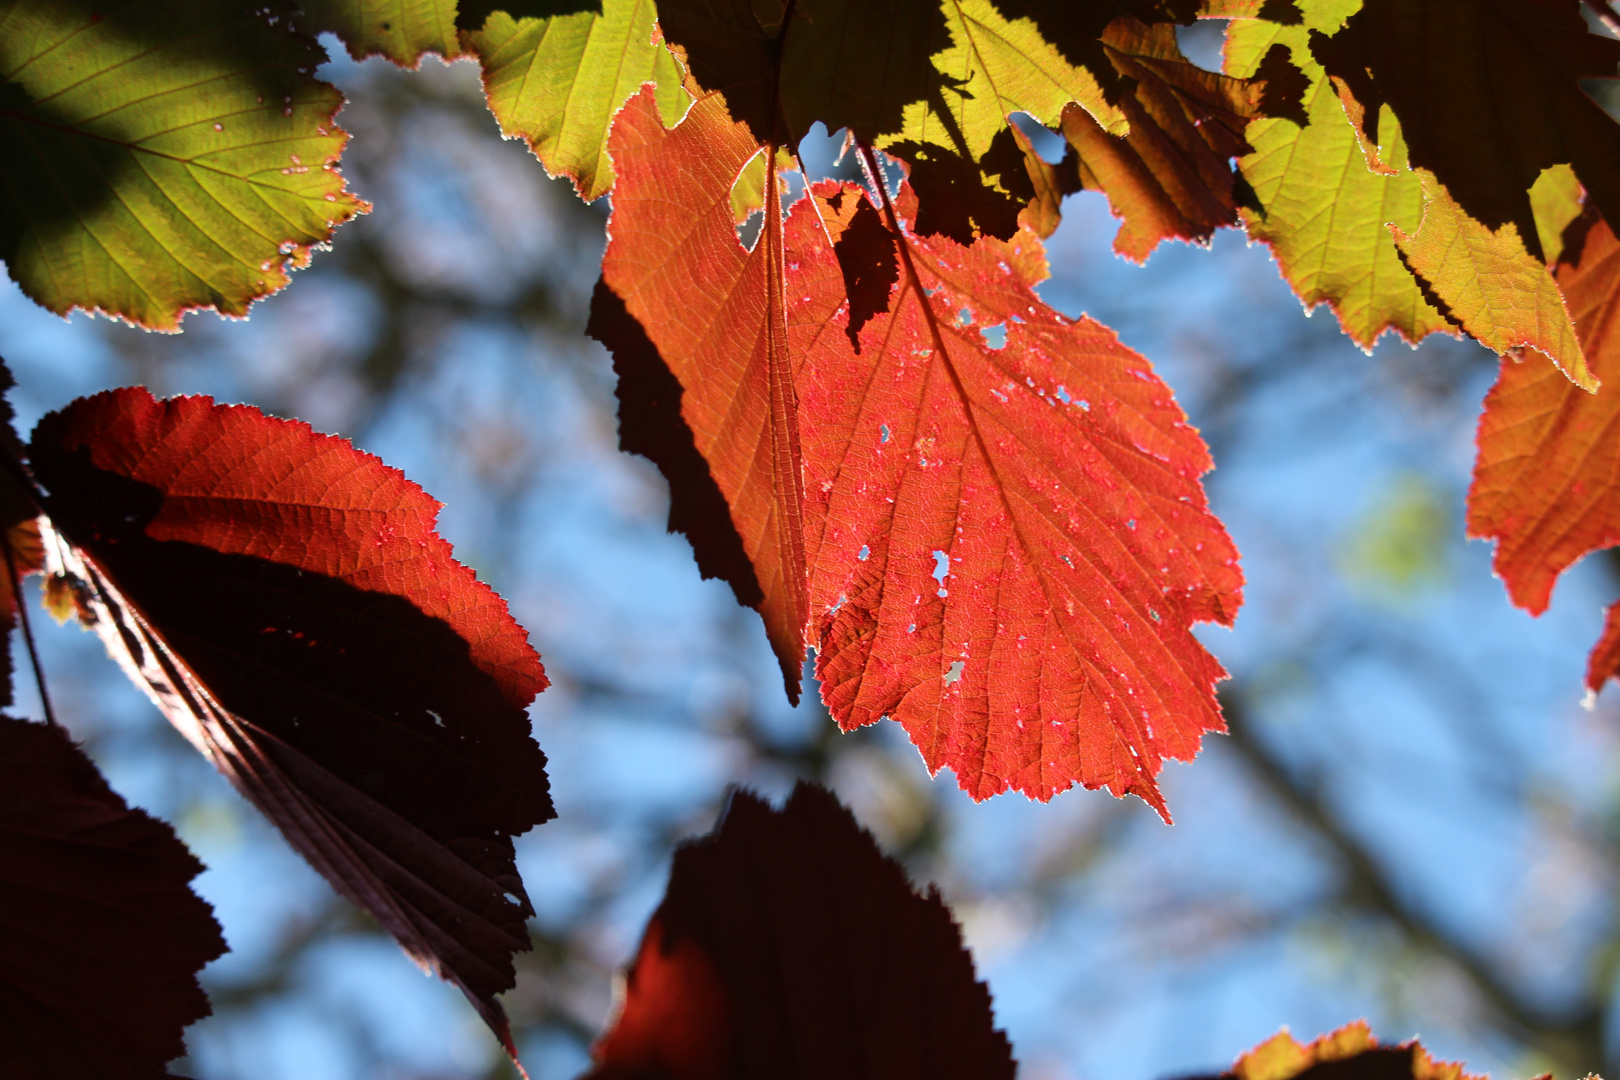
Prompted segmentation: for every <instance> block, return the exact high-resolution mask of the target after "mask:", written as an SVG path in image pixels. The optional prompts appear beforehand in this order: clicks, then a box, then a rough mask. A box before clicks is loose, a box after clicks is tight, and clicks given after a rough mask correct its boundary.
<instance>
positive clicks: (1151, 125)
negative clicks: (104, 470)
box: [1063, 19, 1298, 262]
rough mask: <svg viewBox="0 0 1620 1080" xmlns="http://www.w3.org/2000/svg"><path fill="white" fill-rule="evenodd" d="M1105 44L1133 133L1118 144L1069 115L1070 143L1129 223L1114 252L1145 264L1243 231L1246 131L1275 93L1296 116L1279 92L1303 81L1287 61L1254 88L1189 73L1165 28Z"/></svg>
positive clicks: (1085, 172) (1127, 29)
mask: <svg viewBox="0 0 1620 1080" xmlns="http://www.w3.org/2000/svg"><path fill="white" fill-rule="evenodd" d="M1102 44H1103V47H1104V49H1105V50H1106V55H1107V57H1108V60H1109V63H1110V64H1111V65H1112V66H1113V68H1114V70H1115V71H1117V72H1118V74H1119V77H1120V79H1121V80H1122V81H1124V82H1125V84H1126V85H1128V86H1130V89H1129V90H1128V91H1125V92H1123V93H1121V94H1120V96H1119V107H1120V109H1121V111H1122V112H1123V114H1124V116H1125V117H1126V119H1127V120H1128V121H1129V124H1130V129H1129V131H1128V132H1126V133H1125V134H1123V135H1118V134H1112V133H1110V132H1108V131H1107V130H1105V129H1104V128H1103V127H1102V126H1101V125H1100V124H1098V123H1097V121H1096V120H1095V119H1094V118H1093V117H1092V115H1091V114H1090V113H1089V112H1088V111H1087V110H1085V109H1083V108H1081V107H1080V106H1078V105H1070V106H1069V107H1068V108H1066V109H1065V110H1064V111H1063V134H1064V136H1065V137H1066V138H1067V139H1068V140H1069V143H1070V145H1071V146H1073V147H1074V149H1075V151H1076V152H1077V154H1078V156H1079V168H1080V180H1081V182H1082V183H1083V184H1084V186H1085V187H1087V188H1092V189H1096V190H1100V191H1103V192H1106V193H1107V195H1108V200H1109V203H1110V205H1111V206H1112V207H1113V210H1114V213H1115V215H1116V216H1118V217H1120V218H1122V219H1124V223H1123V224H1122V225H1121V227H1120V230H1119V234H1118V236H1116V237H1115V239H1114V250H1115V251H1117V252H1119V253H1120V254H1121V255H1124V256H1126V257H1127V258H1131V259H1134V260H1136V261H1137V262H1141V261H1143V260H1144V259H1146V258H1147V257H1148V254H1149V253H1150V252H1152V250H1153V249H1154V248H1155V247H1156V246H1158V244H1159V243H1160V241H1162V240H1167V239H1172V238H1174V239H1180V240H1194V241H1202V240H1207V239H1208V238H1209V237H1210V235H1211V234H1212V233H1213V232H1214V231H1215V230H1216V229H1217V228H1219V227H1220V226H1223V225H1235V224H1237V220H1238V219H1237V197H1236V192H1235V191H1234V181H1235V180H1236V177H1235V176H1234V174H1233V172H1232V166H1231V159H1232V158H1233V157H1235V156H1237V155H1239V154H1242V153H1246V152H1247V151H1248V150H1249V144H1248V143H1247V142H1245V141H1244V128H1245V125H1246V124H1247V123H1248V122H1249V121H1250V120H1252V119H1255V118H1257V117H1259V116H1261V115H1262V104H1263V103H1264V102H1265V101H1266V99H1267V96H1268V92H1269V93H1270V97H1271V98H1272V99H1273V101H1272V107H1273V109H1274V110H1280V109H1285V108H1288V107H1289V105H1288V104H1287V103H1286V102H1285V101H1284V100H1281V99H1282V98H1286V97H1287V94H1284V93H1280V91H1281V89H1282V87H1283V85H1284V84H1285V83H1286V82H1288V80H1289V79H1290V78H1294V79H1297V78H1298V73H1297V72H1296V71H1294V70H1293V69H1292V68H1291V67H1289V66H1288V63H1287V60H1286V54H1285V52H1284V51H1282V50H1279V51H1278V52H1277V53H1276V54H1275V55H1274V56H1270V57H1268V58H1267V59H1266V61H1265V66H1264V69H1263V70H1264V75H1263V77H1261V78H1259V79H1254V80H1249V79H1237V78H1233V77H1231V76H1229V75H1218V74H1215V73H1213V72H1209V71H1204V70H1203V69H1202V68H1199V67H1197V66H1196V65H1194V64H1192V63H1190V62H1189V61H1188V60H1187V59H1186V58H1185V57H1183V56H1182V55H1181V50H1180V48H1179V47H1178V46H1177V44H1176V36H1175V28H1174V27H1173V26H1170V25H1167V24H1164V23H1160V24H1158V25H1155V26H1146V25H1144V24H1142V23H1138V22H1136V21H1135V20H1131V19H1120V20H1117V21H1116V22H1115V23H1114V24H1113V25H1111V26H1110V27H1109V28H1108V30H1107V32H1106V33H1105V34H1104V35H1103V38H1102ZM1260 70H1262V69H1261V67H1260V65H1257V66H1256V71H1260ZM1248 74H1254V72H1250V73H1248ZM1296 90H1297V88H1296ZM1293 104H1294V106H1296V107H1297V102H1294V103H1293Z"/></svg>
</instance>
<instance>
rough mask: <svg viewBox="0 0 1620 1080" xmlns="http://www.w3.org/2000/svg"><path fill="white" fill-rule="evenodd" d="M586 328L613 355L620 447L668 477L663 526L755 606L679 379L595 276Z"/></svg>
mask: <svg viewBox="0 0 1620 1080" xmlns="http://www.w3.org/2000/svg"><path fill="white" fill-rule="evenodd" d="M585 332H586V333H587V334H589V335H590V336H591V337H594V338H595V339H596V340H597V341H600V342H601V343H602V344H603V345H606V346H607V347H608V350H609V351H610V352H611V353H612V354H613V373H614V374H615V375H617V376H618V377H619V385H618V389H617V391H616V393H617V396H618V399H619V449H620V450H623V451H624V452H625V453H627V454H640V455H641V456H642V457H644V458H646V459H647V460H648V461H651V462H652V463H653V464H654V465H657V466H658V471H659V472H661V473H663V474H664V479H665V480H667V481H668V482H669V531H670V532H678V533H682V534H684V535H685V536H686V538H687V539H688V540H690V541H691V543H692V552H693V554H694V555H695V556H696V557H697V564H698V570H699V571H700V572H701V573H702V574H703V576H704V577H706V578H719V579H720V580H722V581H724V582H725V583H726V584H728V585H730V586H731V588H732V591H733V592H734V593H736V596H737V602H738V603H740V604H742V605H743V606H744V607H756V606H758V604H759V602H760V601H761V600H763V599H764V594H763V593H762V592H761V591H760V588H759V579H758V578H756V577H755V576H754V564H753V563H751V562H749V561H748V553H747V552H746V551H744V550H743V543H742V537H740V536H738V535H737V529H736V527H735V526H733V525H732V523H731V511H730V509H729V508H727V506H726V497H725V496H724V495H723V494H721V492H720V488H719V487H718V486H716V484H715V482H714V476H713V474H711V473H710V472H709V463H708V462H707V461H704V460H703V455H702V454H700V453H698V449H697V445H696V444H695V443H694V442H693V441H692V429H691V428H689V427H687V426H686V420H685V418H684V417H682V415H681V398H682V396H683V392H682V390H681V384H680V381H679V380H678V379H676V378H675V376H674V375H673V374H671V373H670V370H669V367H668V366H667V365H666V364H665V363H664V358H663V357H661V356H659V355H658V350H657V349H656V348H655V347H654V346H653V343H652V342H651V341H650V340H648V338H647V333H646V331H644V330H643V329H642V328H641V324H640V323H638V322H636V320H635V319H634V318H632V317H631V315H630V313H629V312H628V311H626V310H625V307H624V301H623V300H620V299H619V297H618V294H617V293H615V292H614V291H613V290H612V289H610V288H608V286H607V282H605V281H598V282H597V283H596V291H595V292H594V293H592V294H591V317H590V321H589V322H587V323H586V324H585Z"/></svg>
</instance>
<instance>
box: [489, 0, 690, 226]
mask: <svg viewBox="0 0 1620 1080" xmlns="http://www.w3.org/2000/svg"><path fill="white" fill-rule="evenodd" d="M510 6H511V5H506V7H508V8H509V7H510ZM524 7H535V8H549V9H551V10H547V11H545V12H544V13H543V14H542V13H541V12H539V11H536V12H535V13H533V14H527V13H522V14H520V13H519V12H511V13H509V12H508V11H507V10H496V11H494V12H492V13H490V15H489V17H488V20H487V21H483V22H479V23H477V24H476V25H474V26H472V27H469V28H468V29H467V30H466V32H465V33H464V34H463V35H462V40H463V42H464V43H465V44H466V46H467V49H468V51H470V52H472V53H475V54H476V55H477V56H478V57H479V59H480V60H481V61H482V63H483V67H484V93H485V95H486V96H487V97H488V99H489V108H490V111H491V112H493V113H494V114H495V119H496V120H498V121H500V125H501V133H502V134H504V135H506V136H508V137H511V138H522V139H525V140H527V141H528V143H529V146H530V148H531V149H532V150H533V151H534V154H535V156H536V157H538V158H539V159H540V163H541V164H542V165H544V166H545V168H546V172H547V173H548V174H550V175H551V176H568V177H570V178H571V179H572V180H573V181H574V186H575V189H576V190H577V191H578V192H579V195H580V198H582V199H584V200H585V201H586V202H591V201H593V200H595V199H597V198H600V197H601V196H602V195H605V194H606V193H607V191H608V190H609V189H610V188H611V187H612V186H613V163H612V161H611V160H610V159H609V158H608V155H607V140H608V131H609V129H610V128H611V127H612V125H613V117H614V116H615V114H617V113H618V111H619V107H620V106H622V105H623V104H624V102H625V100H626V99H627V98H629V97H630V95H632V94H634V93H636V92H637V91H638V90H639V89H640V88H641V86H642V84H643V83H646V82H652V83H655V84H656V85H657V87H658V91H657V97H658V106H659V114H660V115H661V116H662V117H663V119H664V123H665V124H666V125H669V126H673V125H674V124H675V122H676V121H678V120H679V119H680V118H681V116H682V115H683V114H684V113H685V112H686V109H687V108H688V106H689V105H690V104H691V101H692V98H691V95H690V94H688V93H687V92H686V90H685V88H684V87H683V86H682V72H681V69H680V65H679V64H678V63H677V62H676V61H675V58H674V57H673V56H671V55H670V53H669V51H668V50H667V49H666V48H665V47H664V44H663V42H662V40H661V39H659V37H658V32H657V24H656V21H655V19H656V14H657V12H656V10H655V8H654V5H653V0H601V3H600V4H599V5H595V6H593V5H590V4H586V3H579V2H562V3H550V4H539V5H534V4H526V5H524Z"/></svg>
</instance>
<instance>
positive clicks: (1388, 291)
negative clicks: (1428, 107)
mask: <svg viewBox="0 0 1620 1080" xmlns="http://www.w3.org/2000/svg"><path fill="white" fill-rule="evenodd" d="M1271 6H1273V7H1280V8H1282V9H1284V10H1281V11H1277V12H1274V14H1275V15H1277V16H1279V17H1280V18H1289V17H1291V18H1290V21H1288V22H1283V21H1273V20H1271V19H1262V18H1258V17H1251V18H1242V19H1239V20H1237V21H1235V22H1233V23H1232V25H1231V26H1230V27H1228V29H1227V39H1226V54H1225V66H1226V71H1227V72H1228V73H1229V74H1233V75H1243V76H1250V75H1253V74H1255V73H1256V72H1257V71H1258V70H1259V67H1260V64H1261V62H1262V59H1263V58H1264V57H1266V56H1268V55H1271V54H1272V52H1273V51H1274V50H1275V49H1276V48H1277V46H1279V45H1282V46H1285V47H1287V48H1288V49H1289V52H1290V55H1291V57H1292V60H1293V62H1294V63H1295V64H1297V65H1299V67H1300V69H1301V70H1302V71H1303V72H1304V75H1305V78H1306V79H1307V81H1308V86H1307V89H1306V91H1305V95H1304V110H1305V117H1304V119H1306V120H1307V121H1308V122H1307V123H1304V124H1301V123H1300V122H1299V120H1298V119H1290V118H1288V117H1280V116H1279V117H1262V118H1259V119H1256V120H1253V121H1252V122H1251V123H1250V124H1249V126H1248V128H1247V129H1246V130H1245V132H1244V137H1245V138H1246V139H1247V140H1248V142H1249V144H1250V146H1252V147H1253V150H1252V152H1251V153H1248V154H1246V155H1244V156H1243V157H1242V158H1240V159H1239V161H1238V167H1239V169H1240V170H1241V172H1242V174H1243V178H1244V180H1245V181H1247V182H1248V184H1249V187H1250V189H1251V190H1252V191H1253V193H1254V195H1253V201H1254V205H1253V206H1251V207H1245V208H1244V209H1243V211H1242V213H1243V218H1244V222H1245V224H1246V226H1247V229H1248V233H1249V236H1250V237H1252V238H1254V239H1256V240H1261V241H1264V242H1265V243H1266V244H1267V245H1268V246H1270V248H1271V250H1272V253H1273V254H1274V255H1275V256H1276V258H1277V266H1278V268H1279V269H1280V270H1281V272H1282V275H1283V277H1284V278H1285V279H1286V280H1287V281H1288V283H1289V284H1290V285H1291V286H1293V289H1294V291H1295V292H1296V293H1297V294H1298V295H1299V298H1300V300H1301V301H1302V302H1304V304H1305V305H1306V306H1307V307H1308V308H1309V307H1315V306H1316V305H1317V304H1321V303H1326V304H1328V305H1329V306H1330V307H1331V308H1332V309H1333V312H1334V314H1335V315H1337V316H1338V318H1339V323H1340V325H1341V326H1342V327H1343V328H1344V332H1345V333H1346V334H1348V335H1350V337H1351V339H1353V340H1354V341H1355V342H1356V343H1357V344H1358V345H1360V346H1361V347H1362V348H1364V349H1369V348H1371V347H1372V345H1373V343H1374V342H1375V341H1377V340H1378V338H1379V336H1380V335H1381V334H1383V333H1384V331H1385V330H1394V331H1395V332H1396V333H1398V334H1399V335H1400V336H1401V337H1402V338H1404V339H1405V340H1406V341H1409V342H1417V341H1421V340H1422V339H1423V338H1425V337H1427V336H1428V335H1429V334H1431V333H1433V332H1435V331H1437V330H1440V331H1447V330H1450V329H1451V324H1450V323H1449V322H1448V321H1447V320H1446V318H1445V317H1444V316H1443V315H1442V314H1441V313H1440V312H1439V311H1438V310H1437V309H1436V308H1435V307H1434V305H1432V304H1431V303H1430V302H1429V301H1428V300H1427V299H1426V298H1425V297H1424V295H1423V286H1422V285H1421V284H1420V283H1419V282H1418V281H1417V280H1416V279H1415V278H1414V277H1413V276H1412V274H1411V273H1410V272H1409V271H1408V270H1407V268H1406V266H1405V265H1404V264H1403V263H1402V262H1401V258H1400V253H1399V251H1398V250H1397V249H1396V247H1395V240H1394V237H1393V236H1392V235H1391V234H1390V231H1389V228H1388V224H1389V223H1393V224H1395V225H1397V226H1399V227H1400V228H1402V229H1405V230H1406V231H1408V232H1415V231H1416V230H1417V228H1418V222H1419V221H1420V220H1421V218H1422V214H1423V191H1422V185H1421V183H1420V181H1419V180H1418V177H1417V176H1416V175H1415V174H1414V173H1412V172H1411V171H1410V170H1409V169H1407V168H1406V164H1407V163H1406V149H1405V143H1404V141H1403V140H1402V138H1401V134H1400V125H1399V124H1398V123H1397V122H1396V121H1395V120H1394V118H1393V116H1391V115H1389V114H1388V113H1387V111H1386V115H1385V119H1384V122H1383V124H1382V126H1381V127H1380V133H1381V137H1382V138H1383V140H1384V146H1385V150H1384V156H1385V158H1386V159H1388V160H1389V161H1390V162H1391V163H1392V165H1391V167H1390V168H1388V169H1386V170H1385V171H1380V172H1375V171H1373V170H1371V169H1369V168H1368V167H1367V163H1366V160H1365V158H1364V156H1363V153H1362V150H1361V147H1360V144H1359V142H1358V140H1357V138H1356V132H1355V129H1354V127H1352V126H1351V124H1350V123H1349V121H1348V120H1347V119H1346V117H1345V115H1344V108H1343V105H1342V104H1341V103H1340V101H1339V97H1338V95H1337V94H1336V93H1335V92H1334V89H1333V85H1332V83H1331V81H1330V80H1329V79H1328V78H1327V77H1326V75H1325V74H1324V72H1323V71H1322V67H1321V65H1320V64H1318V63H1317V62H1316V60H1315V58H1314V57H1312V56H1311V53H1310V49H1309V35H1310V33H1311V31H1313V30H1315V31H1327V32H1331V31H1333V30H1336V29H1337V28H1338V27H1339V26H1340V25H1342V22H1343V20H1344V18H1345V16H1346V14H1347V13H1348V11H1347V10H1346V9H1352V8H1353V7H1354V6H1355V5H1354V4H1353V3H1343V4H1337V5H1335V4H1330V3H1324V2H1318V3H1312V4H1307V5H1305V10H1304V12H1303V15H1302V13H1301V12H1300V10H1299V9H1297V8H1295V7H1294V6H1293V5H1292V4H1291V3H1287V2H1286V0H1283V2H1282V3H1280V4H1278V3H1275V2H1274V3H1273V4H1272V5H1271ZM1256 10H1257V11H1258V10H1259V8H1258V5H1256Z"/></svg>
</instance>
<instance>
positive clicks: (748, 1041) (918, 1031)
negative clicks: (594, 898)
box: [590, 783, 1016, 1080]
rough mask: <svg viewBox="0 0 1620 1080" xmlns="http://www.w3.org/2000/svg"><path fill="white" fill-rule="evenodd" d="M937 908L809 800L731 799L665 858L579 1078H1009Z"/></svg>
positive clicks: (980, 990) (833, 803) (742, 794)
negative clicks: (659, 897) (588, 1067)
mask: <svg viewBox="0 0 1620 1080" xmlns="http://www.w3.org/2000/svg"><path fill="white" fill-rule="evenodd" d="M994 1025H995V1020H994V1017H993V1015H992V1014H991V1009H990V994H989V991H988V990H986V989H985V987H984V984H983V983H980V982H979V981H977V979H976V978H975V976H974V972H973V958H972V957H971V956H970V955H969V953H968V951H967V950H966V949H965V948H963V947H962V939H961V934H960V932H959V931H958V929H957V926H956V923H955V922H954V920H953V919H952V918H951V913H950V909H949V908H947V907H946V906H945V904H944V902H943V901H942V900H941V899H940V897H939V893H938V891H937V890H935V889H932V888H931V889H929V890H928V893H927V895H925V896H924V895H919V894H918V893H917V892H915V891H914V890H913V889H912V886H911V883H910V882H909V881H908V880H907V879H906V875H905V871H903V870H902V869H901V868H900V866H899V864H897V863H896V862H894V860H892V859H889V858H886V857H885V856H884V855H883V853H882V852H881V851H880V850H878V846H877V844H876V842H874V841H873V839H872V837H871V834H870V833H868V832H866V831H865V830H864V829H862V828H861V827H860V825H859V824H858V823H857V822H856V821H855V818H854V817H853V816H852V815H851V814H850V812H849V811H848V810H846V809H844V808H843V807H842V806H840V805H839V804H838V801H837V800H836V799H835V798H833V796H832V795H830V794H828V793H827V792H826V791H825V790H823V789H821V788H818V787H814V786H812V785H809V784H803V783H801V784H799V786H798V787H796V788H795V789H794V791H793V795H792V797H791V798H790V799H789V800H788V802H787V805H786V806H784V807H783V808H782V809H781V810H775V809H772V808H771V806H770V805H769V804H768V803H766V802H764V801H763V800H761V799H759V798H758V797H756V796H754V795H751V794H749V793H748V792H746V791H738V792H735V793H734V794H733V795H732V797H731V803H730V805H729V806H728V808H727V809H726V812H725V815H724V817H723V818H722V819H721V821H720V824H719V825H718V826H716V828H715V830H714V831H713V832H711V833H710V834H709V835H708V836H705V837H703V838H702V839H699V840H697V841H694V842H691V843H688V844H685V845H683V846H682V847H681V849H680V850H679V851H677V852H676V853H675V865H674V868H673V869H672V870H671V871H670V877H669V888H668V889H667V890H666V891H665V894H664V902H663V903H662V904H661V905H660V906H659V908H658V911H657V912H656V913H655V914H654V915H653V917H652V920H651V922H650V923H649V924H648V926H647V933H646V937H645V938H644V939H643V941H642V944H641V950H640V953H639V955H638V956H637V958H636V963H635V966H634V968H633V969H632V970H631V972H630V975H629V979H628V985H627V994H626V997H625V1000H624V1003H623V1008H622V1009H621V1011H620V1013H619V1016H618V1018H617V1020H616V1021H615V1023H614V1026H613V1028H612V1030H610V1031H609V1032H608V1033H607V1034H606V1035H605V1036H604V1037H603V1038H602V1040H601V1041H600V1042H599V1043H598V1044H597V1046H596V1048H595V1051H594V1053H595V1057H596V1059H597V1062H598V1065H597V1068H596V1070H595V1071H594V1072H592V1073H591V1074H590V1080H615V1078H622V1080H628V1078H630V1077H634V1076H642V1077H645V1076H665V1077H668V1078H670V1080H721V1078H728V1080H754V1078H759V1080H765V1078H772V1080H774V1078H776V1077H784V1076H872V1077H876V1076H882V1077H887V1078H893V1080H910V1078H917V1080H922V1078H925V1077H926V1078H928V1080H951V1078H954V1077H961V1078H964V1080H966V1078H969V1077H971V1078H972V1080H995V1078H996V1077H1007V1078H1010V1077H1012V1075H1013V1073H1014V1070H1015V1068H1016V1066H1015V1065H1014V1062H1013V1059H1012V1049H1011V1047H1009V1046H1008V1044H1007V1040H1006V1037H1005V1036H1003V1035H1002V1034H1001V1032H999V1031H997V1030H995V1026H994Z"/></svg>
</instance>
